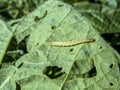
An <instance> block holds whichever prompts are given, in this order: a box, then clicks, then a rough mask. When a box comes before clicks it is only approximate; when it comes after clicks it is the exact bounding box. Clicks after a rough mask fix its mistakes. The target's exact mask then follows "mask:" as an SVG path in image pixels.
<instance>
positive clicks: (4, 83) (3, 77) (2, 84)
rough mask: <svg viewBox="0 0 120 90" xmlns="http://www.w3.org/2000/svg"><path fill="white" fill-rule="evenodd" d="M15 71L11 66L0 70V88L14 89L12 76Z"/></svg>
mask: <svg viewBox="0 0 120 90" xmlns="http://www.w3.org/2000/svg"><path fill="white" fill-rule="evenodd" d="M14 72H15V68H14V67H13V66H9V67H7V68H4V69H1V70H0V90H16V86H15V82H14V79H13V78H12V77H13V75H14Z"/></svg>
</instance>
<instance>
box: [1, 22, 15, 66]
mask: <svg viewBox="0 0 120 90" xmlns="http://www.w3.org/2000/svg"><path fill="white" fill-rule="evenodd" d="M0 26H1V28H0V64H1V62H2V59H3V57H4V55H5V53H6V50H7V48H8V45H9V43H10V41H11V39H12V36H13V33H14V32H11V31H10V30H9V28H8V27H7V26H6V24H5V23H4V21H2V20H0Z"/></svg>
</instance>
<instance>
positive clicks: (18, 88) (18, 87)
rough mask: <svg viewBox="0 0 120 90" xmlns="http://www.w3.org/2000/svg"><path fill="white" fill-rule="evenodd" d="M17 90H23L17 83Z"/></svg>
mask: <svg viewBox="0 0 120 90" xmlns="http://www.w3.org/2000/svg"><path fill="white" fill-rule="evenodd" d="M16 90H21V87H20V84H18V83H17V82H16Z"/></svg>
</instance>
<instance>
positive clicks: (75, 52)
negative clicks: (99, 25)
mask: <svg viewBox="0 0 120 90" xmlns="http://www.w3.org/2000/svg"><path fill="white" fill-rule="evenodd" d="M14 23H15V22H14ZM14 23H13V24H12V25H13V28H14ZM15 30H16V31H15V34H14V36H15V39H16V40H17V42H18V44H19V43H20V42H21V41H22V40H23V39H24V38H25V37H26V36H28V35H29V37H27V40H26V42H27V43H26V47H25V48H26V49H27V50H26V51H27V53H26V54H25V55H23V56H21V57H20V58H19V59H18V60H16V61H14V62H12V65H14V66H13V67H14V68H15V72H14V73H12V75H11V73H10V74H9V73H8V74H9V75H10V76H11V78H10V80H12V85H11V84H9V85H10V86H9V87H13V86H14V87H16V89H18V88H19V89H21V90H118V89H119V88H120V83H119V81H120V75H119V67H118V64H119V63H120V56H119V55H118V53H117V52H116V51H115V50H114V49H113V48H111V47H110V46H109V45H108V44H107V43H106V42H105V41H104V40H103V39H102V38H101V36H100V35H99V33H98V32H97V30H96V29H95V28H93V27H92V25H91V23H90V22H89V20H88V19H86V18H85V17H83V16H82V15H81V14H80V13H79V11H78V10H76V9H74V8H73V7H72V6H70V5H69V4H66V3H64V2H61V1H59V0H54V1H53V0H48V1H46V2H45V3H44V4H42V5H41V6H40V7H38V8H37V9H36V10H35V11H33V12H32V13H30V14H29V15H28V16H26V17H24V18H23V19H22V20H21V21H20V22H19V25H18V26H17V27H16V29H15ZM12 54H13V53H12ZM15 54H16V53H15ZM2 65H3V66H2V67H1V68H2V69H3V68H5V67H6V66H4V64H2ZM10 65H11V64H10ZM8 66H9V65H8ZM2 69H1V72H4V71H2ZM11 70H14V69H13V68H12V69H11ZM5 72H7V69H6V71H5ZM6 74H7V73H6ZM6 74H5V75H4V76H5V78H3V79H2V80H1V81H0V83H2V82H4V81H5V82H8V78H6V77H9V75H8V76H7V75H6ZM1 76H3V75H2V74H1ZM10 80H9V82H10ZM14 83H15V84H14ZM1 85H2V86H4V87H5V85H6V84H1ZM15 85H16V86H15ZM6 86H8V85H6ZM19 89H18V90H19ZM3 90H6V88H3ZM13 90H14V89H13Z"/></svg>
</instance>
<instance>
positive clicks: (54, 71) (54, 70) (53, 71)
mask: <svg viewBox="0 0 120 90" xmlns="http://www.w3.org/2000/svg"><path fill="white" fill-rule="evenodd" d="M64 73H65V72H62V68H60V67H58V66H48V67H46V68H45V69H44V70H43V74H45V75H46V76H47V77H49V78H51V79H56V78H58V77H60V76H62V75H63V74H64Z"/></svg>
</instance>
